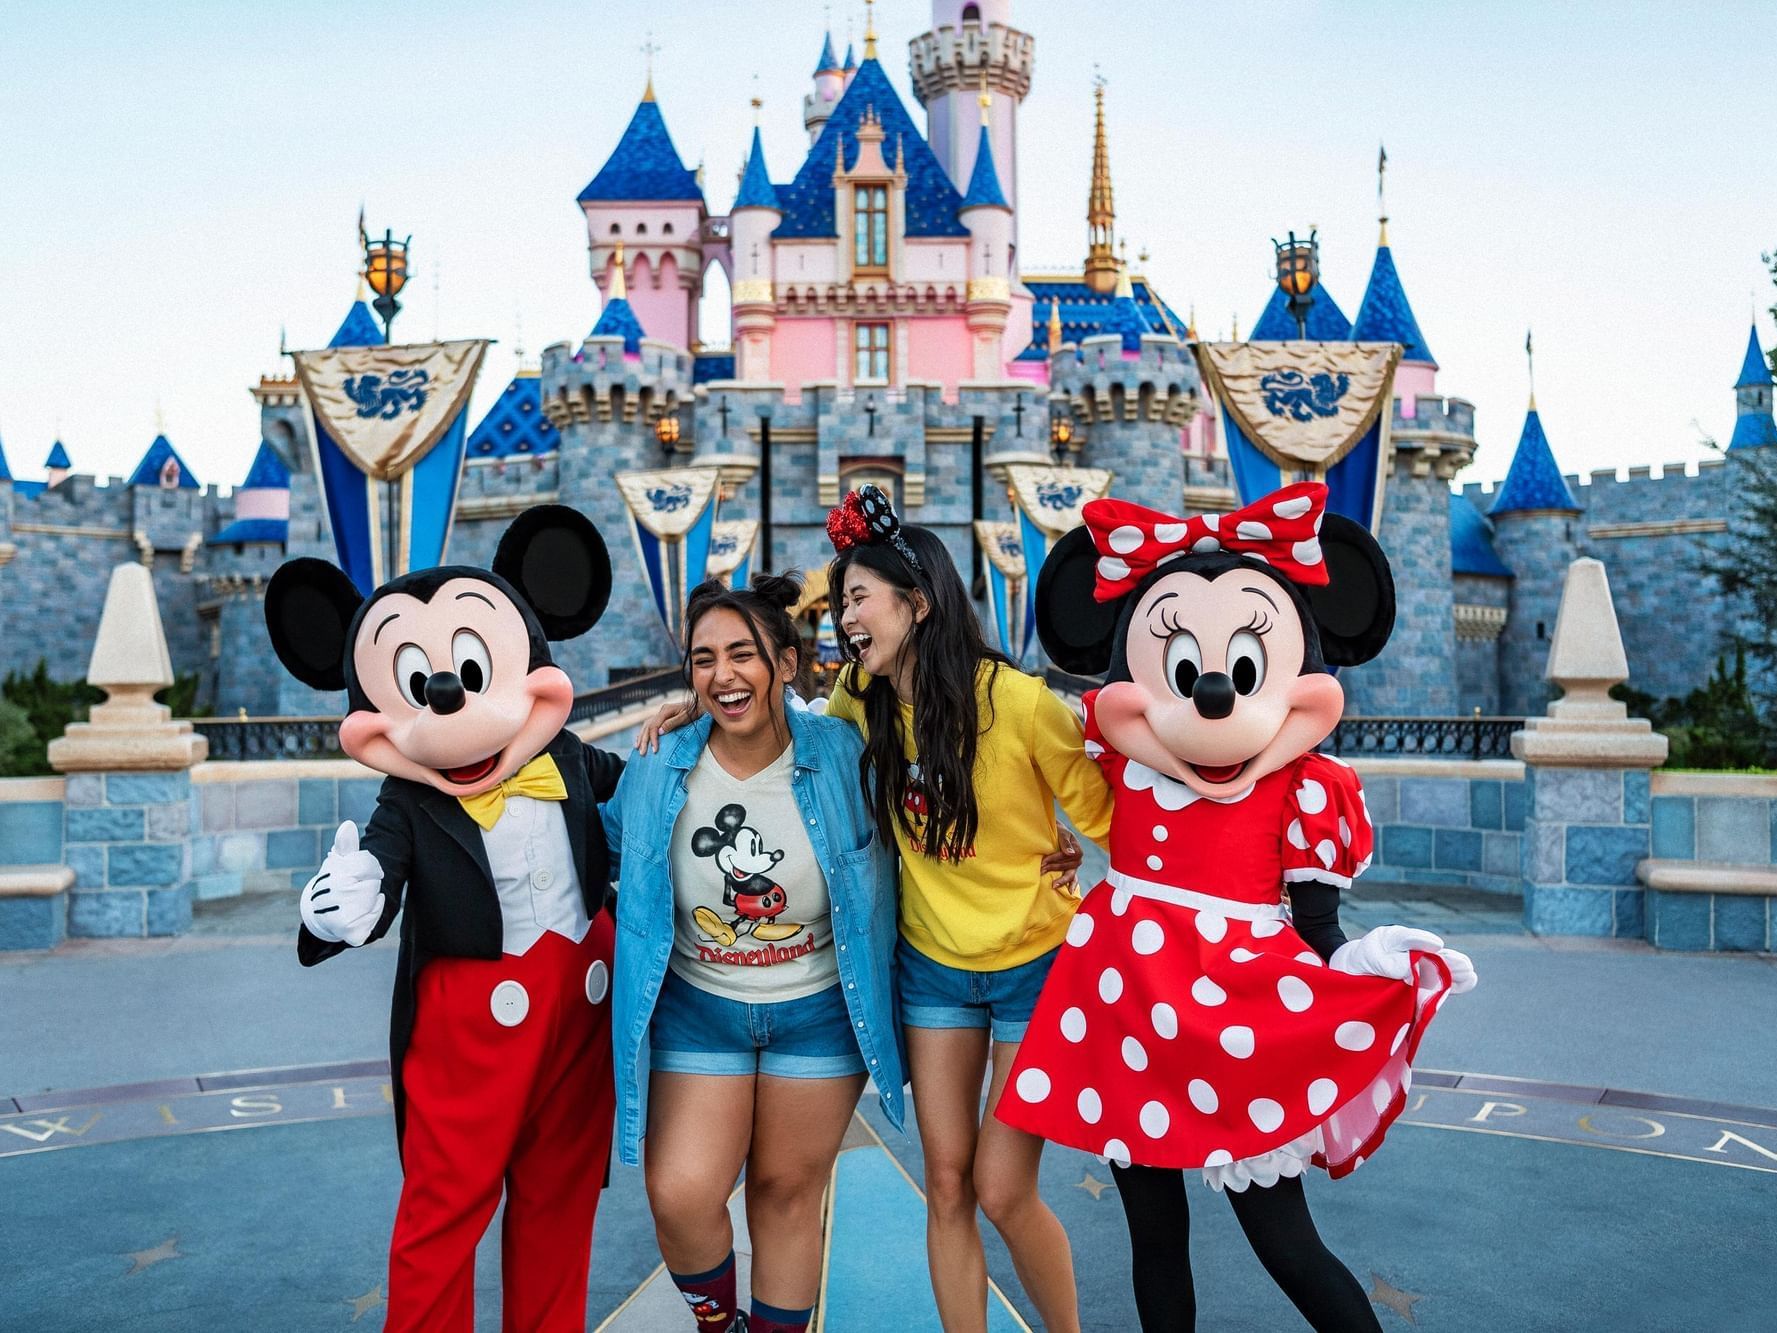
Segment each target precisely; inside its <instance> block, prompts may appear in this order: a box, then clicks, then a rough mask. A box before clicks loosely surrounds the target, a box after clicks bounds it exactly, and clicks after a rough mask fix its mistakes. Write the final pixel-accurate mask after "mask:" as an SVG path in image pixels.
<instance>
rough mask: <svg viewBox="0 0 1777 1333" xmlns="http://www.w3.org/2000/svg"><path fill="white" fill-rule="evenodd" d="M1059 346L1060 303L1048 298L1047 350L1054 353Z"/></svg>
mask: <svg viewBox="0 0 1777 1333" xmlns="http://www.w3.org/2000/svg"><path fill="white" fill-rule="evenodd" d="M1060 346H1061V302H1060V301H1059V300H1057V299H1056V298H1055V297H1050V298H1049V350H1050V351H1051V352H1053V351H1056V350H1057V349H1058V348H1060Z"/></svg>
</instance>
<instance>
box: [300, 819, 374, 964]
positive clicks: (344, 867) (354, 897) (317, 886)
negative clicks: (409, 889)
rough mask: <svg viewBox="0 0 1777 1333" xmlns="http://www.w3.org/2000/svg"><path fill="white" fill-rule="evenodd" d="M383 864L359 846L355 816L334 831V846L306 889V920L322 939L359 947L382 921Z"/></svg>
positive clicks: (303, 891) (303, 914) (304, 918)
mask: <svg viewBox="0 0 1777 1333" xmlns="http://www.w3.org/2000/svg"><path fill="white" fill-rule="evenodd" d="M382 886H383V868H382V863H381V862H379V861H378V860H377V859H376V857H375V856H374V855H373V854H371V853H370V852H367V851H364V850H362V849H361V848H360V847H359V845H358V826H357V825H356V824H354V823H353V822H352V821H351V820H349V819H348V820H346V822H345V823H343V824H341V825H340V826H339V829H338V831H337V832H336V833H334V835H333V850H332V851H330V852H328V853H327V859H326V860H325V861H323V862H321V869H320V870H319V871H318V872H316V874H315V877H314V878H313V879H311V880H310V881H309V882H308V883H307V884H306V885H304V886H303V890H302V904H301V908H302V924H303V925H304V926H306V927H307V928H308V932H309V934H311V935H313V936H314V937H315V938H316V939H321V940H326V941H328V942H329V943H334V944H349V945H351V946H352V947H353V948H357V947H358V946H359V945H360V944H363V943H364V941H366V940H367V939H369V938H370V935H371V932H372V931H374V930H375V929H376V927H377V923H378V922H380V921H381V920H382V915H383V907H384V905H385V902H386V899H385V898H384V895H383V891H382Z"/></svg>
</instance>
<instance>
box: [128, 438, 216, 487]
mask: <svg viewBox="0 0 1777 1333" xmlns="http://www.w3.org/2000/svg"><path fill="white" fill-rule="evenodd" d="M127 484H128V485H131V486H155V487H158V488H160V489H161V490H163V491H196V490H202V489H203V487H202V485H201V484H200V483H199V481H198V479H197V478H196V477H195V476H193V475H192V472H191V469H190V468H188V467H187V466H186V465H185V460H184V459H183V458H181V457H179V451H178V450H177V449H175V448H173V446H172V444H171V443H170V442H169V441H168V439H167V437H166V436H165V435H156V436H155V437H154V443H152V444H150V445H149V446H148V449H147V451H146V452H145V453H143V455H142V459H141V461H140V462H139V463H137V464H136V470H135V471H134V472H132V473H130V479H129V482H128V483H127Z"/></svg>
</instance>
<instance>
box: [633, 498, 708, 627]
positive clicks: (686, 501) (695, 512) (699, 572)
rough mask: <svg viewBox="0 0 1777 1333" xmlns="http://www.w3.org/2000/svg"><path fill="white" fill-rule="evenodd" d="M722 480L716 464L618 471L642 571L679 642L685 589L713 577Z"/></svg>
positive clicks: (664, 620)
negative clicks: (712, 557)
mask: <svg viewBox="0 0 1777 1333" xmlns="http://www.w3.org/2000/svg"><path fill="white" fill-rule="evenodd" d="M720 480H721V474H720V473H719V472H718V471H717V470H716V469H715V468H713V467H676V468H663V469H659V470H656V471H648V472H619V473H618V474H617V489H618V491H619V493H620V494H621V495H622V496H623V504H624V507H625V508H626V509H628V511H629V530H630V534H631V536H633V537H634V538H635V544H636V555H637V556H638V557H639V558H640V560H641V562H642V574H643V576H644V577H645V578H646V579H647V582H648V591H649V593H650V594H652V596H653V598H654V609H655V610H656V611H658V612H659V613H660V623H661V624H662V625H664V626H666V632H667V633H668V634H670V635H671V636H672V640H673V642H674V643H680V642H682V639H681V635H682V633H683V624H684V611H685V595H686V594H687V593H688V592H690V590H691V589H692V588H695V587H696V586H697V585H698V584H699V583H702V582H703V581H704V579H706V578H708V577H709V564H710V545H711V541H712V539H713V537H714V535H715V528H716V510H717V509H718V507H719V506H720V494H719V491H718V487H717V483H718V482H719V481H720Z"/></svg>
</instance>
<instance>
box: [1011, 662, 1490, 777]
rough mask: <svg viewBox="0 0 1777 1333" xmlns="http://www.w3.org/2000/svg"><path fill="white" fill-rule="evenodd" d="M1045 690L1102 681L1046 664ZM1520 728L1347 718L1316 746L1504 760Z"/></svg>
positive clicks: (1075, 692) (1480, 722)
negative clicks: (1513, 736)
mask: <svg viewBox="0 0 1777 1333" xmlns="http://www.w3.org/2000/svg"><path fill="white" fill-rule="evenodd" d="M1044 676H1045V678H1046V679H1047V680H1048V682H1049V688H1050V689H1052V690H1054V691H1055V692H1056V693H1057V694H1060V695H1063V696H1065V697H1068V698H1073V699H1078V698H1079V697H1080V696H1082V695H1083V694H1085V693H1086V691H1087V690H1095V689H1097V688H1098V687H1099V686H1100V685H1101V684H1103V682H1102V681H1098V680H1094V679H1092V678H1091V677H1090V676H1074V675H1070V674H1069V673H1067V672H1065V671H1060V670H1057V669H1056V668H1054V667H1051V668H1049V669H1048V670H1047V671H1046V672H1045V673H1044ZM1523 729H1524V719H1523V718H1521V717H1483V716H1481V715H1480V714H1479V713H1476V714H1474V715H1473V716H1471V717H1347V718H1341V719H1340V720H1339V725H1338V726H1336V727H1334V728H1333V734H1332V735H1331V736H1328V737H1327V738H1326V740H1324V741H1322V742H1321V744H1320V749H1321V751H1322V752H1323V753H1325V754H1334V755H1339V756H1341V757H1343V756H1346V755H1363V756H1374V757H1379V758H1382V757H1387V758H1397V759H1408V758H1425V759H1510V758H1511V757H1512V733H1513V732H1515V731H1522V730H1523Z"/></svg>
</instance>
